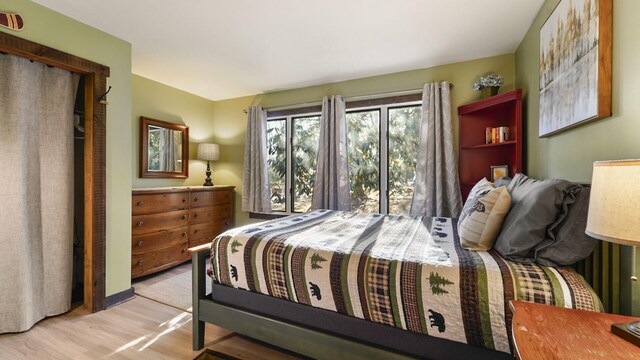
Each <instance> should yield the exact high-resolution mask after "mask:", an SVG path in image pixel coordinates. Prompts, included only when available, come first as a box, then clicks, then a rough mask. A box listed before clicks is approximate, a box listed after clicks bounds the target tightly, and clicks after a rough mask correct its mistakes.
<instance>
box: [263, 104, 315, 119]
mask: <svg viewBox="0 0 640 360" xmlns="http://www.w3.org/2000/svg"><path fill="white" fill-rule="evenodd" d="M321 111H322V106H321V105H316V106H306V107H301V108H295V109H285V110H275V111H267V117H268V118H276V117H287V116H290V115H300V114H309V113H319V112H321Z"/></svg>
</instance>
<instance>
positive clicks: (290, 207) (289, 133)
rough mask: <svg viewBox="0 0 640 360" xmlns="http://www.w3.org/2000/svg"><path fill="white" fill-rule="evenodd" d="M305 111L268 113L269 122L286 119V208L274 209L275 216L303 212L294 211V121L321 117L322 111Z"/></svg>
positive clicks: (307, 109) (308, 109)
mask: <svg viewBox="0 0 640 360" xmlns="http://www.w3.org/2000/svg"><path fill="white" fill-rule="evenodd" d="M303 110H304V111H303V112H295V111H288V112H286V113H275V114H273V115H272V114H269V113H267V122H269V121H282V120H284V121H285V127H286V135H285V159H286V160H285V162H286V174H285V191H284V193H285V210H284V211H281V210H272V211H271V212H270V213H268V214H269V215H273V216H275V217H280V216H288V215H293V214H301V212H297V211H294V201H295V198H294V194H293V185H294V176H295V172H294V166H295V165H294V156H293V132H294V128H293V126H294V121H295V119H300V118H309V117H316V116H317V117H320V116H321V111H320V110H317V111H316V109H314V108H313V109H312V108H305V109H303ZM252 217H253V218H264V217H258V216H252Z"/></svg>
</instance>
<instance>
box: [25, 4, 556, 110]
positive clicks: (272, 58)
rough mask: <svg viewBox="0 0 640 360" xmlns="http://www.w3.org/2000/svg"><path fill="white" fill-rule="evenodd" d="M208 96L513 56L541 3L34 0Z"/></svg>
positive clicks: (145, 66) (150, 70)
mask: <svg viewBox="0 0 640 360" xmlns="http://www.w3.org/2000/svg"><path fill="white" fill-rule="evenodd" d="M34 1H35V2H36V3H39V4H41V5H44V6H46V7H48V8H50V9H53V10H55V11H57V12H60V13H62V14H65V15H67V16H70V17H72V18H74V19H76V20H79V21H81V22H83V23H85V24H88V25H90V26H93V27H95V28H98V29H100V30H102V31H104V32H107V33H109V34H112V35H114V36H116V37H119V38H121V39H124V40H126V41H128V42H130V43H131V44H132V48H133V50H132V51H133V59H132V64H133V65H132V66H133V73H134V74H137V75H140V76H143V77H146V78H149V79H153V80H155V81H158V82H161V83H164V84H167V85H170V86H173V87H176V88H178V89H182V90H185V91H188V92H190V93H193V94H197V95H200V96H202V97H205V98H208V99H211V100H220V99H227V98H233V97H239V96H244V95H253V94H258V93H262V92H268V91H274V90H284V89H291V88H297V87H302V86H309V85H317V84H324V83H329V82H335V81H342V80H349V79H356V78H362V77H367V76H374V75H380V74H387V73H392V72H397V71H404V70H413V69H419V68H426V67H430V66H435V65H441V64H447V63H453V62H458V61H465V60H471V59H477V58H482V57H486V56H492V55H498V54H504V53H508V52H512V51H514V50H515V48H516V47H517V46H518V44H519V43H520V41H521V40H522V38H523V37H524V34H525V33H526V31H527V29H528V28H529V26H530V25H531V23H532V21H533V19H534V17H535V15H536V14H537V13H538V11H539V9H540V7H541V6H542V3H543V2H544V0H482V1H479V0H448V1H444V0H393V1H392V0H226V1H223V0H81V1H78V0H34Z"/></svg>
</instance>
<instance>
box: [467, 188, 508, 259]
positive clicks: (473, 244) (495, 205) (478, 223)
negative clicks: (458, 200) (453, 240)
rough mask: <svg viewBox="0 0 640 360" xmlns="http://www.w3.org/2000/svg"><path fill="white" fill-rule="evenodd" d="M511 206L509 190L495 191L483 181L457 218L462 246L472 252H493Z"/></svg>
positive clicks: (499, 189) (472, 190) (474, 189)
mask: <svg viewBox="0 0 640 360" xmlns="http://www.w3.org/2000/svg"><path fill="white" fill-rule="evenodd" d="M510 205H511V196H509V192H508V191H507V188H506V187H504V186H502V187H499V188H495V187H494V186H493V184H492V183H490V182H489V181H488V180H487V179H486V178H485V179H482V180H480V181H479V182H478V183H477V184H476V185H475V186H474V187H473V189H471V192H469V197H468V198H467V202H466V203H465V204H464V208H463V209H462V213H461V214H460V218H459V219H458V235H459V236H460V244H461V245H462V247H463V248H465V249H468V250H473V251H487V250H489V249H491V247H493V243H494V242H495V241H496V237H497V236H498V233H499V232H500V226H502V221H503V220H504V217H505V216H506V215H507V213H508V212H509V206H510Z"/></svg>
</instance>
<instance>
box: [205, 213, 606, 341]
mask: <svg viewBox="0 0 640 360" xmlns="http://www.w3.org/2000/svg"><path fill="white" fill-rule="evenodd" d="M456 228H457V226H456V220H455V219H449V218H440V217H436V218H430V219H422V218H419V217H408V216H398V215H380V214H366V213H354V212H342V211H331V210H316V211H312V212H309V213H303V214H297V215H292V216H289V217H286V218H282V219H277V220H272V221H268V222H265V223H261V224H253V225H248V226H244V227H240V228H236V229H232V230H229V231H227V232H225V233H223V234H221V235H220V236H218V237H216V238H215V239H214V240H213V244H212V251H211V274H212V276H213V278H214V280H215V281H217V282H219V283H221V284H224V285H228V286H232V287H235V288H240V289H245V290H249V291H253V292H257V293H262V294H266V295H270V296H274V297H278V298H283V299H287V300H290V301H294V302H297V303H302V304H307V305H310V306H314V307H319V308H323V309H327V310H331V311H336V312H339V313H342V314H346V315H349V316H354V317H358V318H362V319H366V320H369V321H373V322H376V323H380V324H386V325H389V326H395V327H398V328H402V329H405V330H408V331H413V332H417V333H422V334H427V335H429V336H435V337H440V338H445V339H449V340H453V341H458V342H462V343H466V344H471V345H477V346H483V347H487V348H490V349H495V350H498V351H504V352H511V349H510V347H511V345H510V342H509V339H510V333H509V332H510V330H511V314H510V310H509V309H508V307H509V300H513V299H517V300H521V301H530V302H536V303H542V304H548V305H555V306H562V307H568V308H577V309H583V310H591V311H601V308H602V305H601V303H600V300H599V299H598V297H597V296H596V295H595V293H594V292H593V290H592V289H591V288H590V287H589V285H587V283H586V282H585V280H584V279H583V278H582V277H581V276H580V275H578V274H577V273H576V272H575V271H574V270H573V269H571V268H551V267H544V266H538V265H528V264H519V263H514V262H509V261H506V260H504V259H502V258H501V257H500V256H499V255H498V254H497V253H496V252H494V251H488V252H470V251H467V250H465V249H463V248H462V247H461V246H460V243H459V238H458V236H457V230H456Z"/></svg>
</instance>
